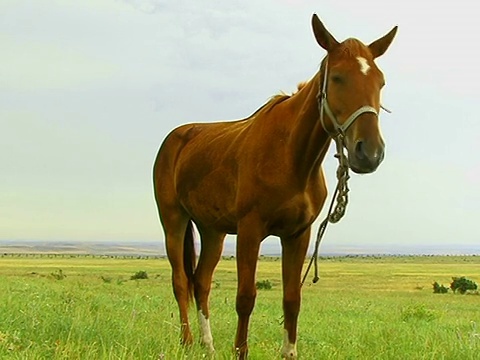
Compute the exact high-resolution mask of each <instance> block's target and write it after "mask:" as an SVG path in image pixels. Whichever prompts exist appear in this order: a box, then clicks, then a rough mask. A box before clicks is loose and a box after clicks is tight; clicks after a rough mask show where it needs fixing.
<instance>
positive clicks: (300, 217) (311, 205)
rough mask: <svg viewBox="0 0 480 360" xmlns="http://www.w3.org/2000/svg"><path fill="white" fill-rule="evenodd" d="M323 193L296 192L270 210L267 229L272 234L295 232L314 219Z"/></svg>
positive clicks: (320, 206) (320, 204) (308, 224)
mask: <svg viewBox="0 0 480 360" xmlns="http://www.w3.org/2000/svg"><path fill="white" fill-rule="evenodd" d="M324 199H325V194H321V193H317V194H306V193H302V194H297V195H295V196H293V197H291V198H290V199H288V200H285V201H284V202H283V203H279V204H278V205H277V208H276V209H275V210H273V211H271V213H270V214H271V215H270V217H271V218H270V220H269V229H270V232H271V234H272V235H277V236H289V235H292V234H296V233H298V232H300V231H302V230H304V229H305V228H307V227H308V226H310V225H311V224H312V223H313V221H314V220H315V219H316V217H317V216H318V214H319V213H320V210H321V208H322V206H323V202H324Z"/></svg>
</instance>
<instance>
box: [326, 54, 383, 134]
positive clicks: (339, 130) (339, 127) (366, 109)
mask: <svg viewBox="0 0 480 360" xmlns="http://www.w3.org/2000/svg"><path fill="white" fill-rule="evenodd" d="M327 79H328V57H327V58H326V60H325V68H324V70H323V83H322V87H321V90H319V93H318V95H317V98H318V102H319V111H320V122H321V123H322V126H323V129H324V130H325V131H326V132H327V134H330V136H332V137H333V138H335V137H337V136H338V135H342V136H344V135H345V132H346V131H347V129H348V128H349V127H350V126H351V125H352V124H353V122H354V121H355V120H356V119H357V118H358V117H359V116H360V115H362V114H364V113H372V114H375V115H377V116H378V111H377V110H376V109H375V108H373V107H372V106H369V105H364V106H362V107H361V108H359V109H357V110H356V111H354V112H353V113H352V114H351V115H350V116H349V117H348V119H347V120H345V122H344V123H343V124H340V122H339V121H338V120H337V118H336V117H335V115H334V113H333V111H332V109H331V108H330V105H328V101H327ZM324 112H325V113H327V115H328V117H329V118H330V120H331V121H332V124H333V127H334V129H335V132H334V133H332V132H330V131H328V129H327V127H326V126H325V120H324V114H323V113H324Z"/></svg>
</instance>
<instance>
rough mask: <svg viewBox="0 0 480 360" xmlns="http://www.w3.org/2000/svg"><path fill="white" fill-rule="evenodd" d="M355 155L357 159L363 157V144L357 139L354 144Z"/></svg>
mask: <svg viewBox="0 0 480 360" xmlns="http://www.w3.org/2000/svg"><path fill="white" fill-rule="evenodd" d="M355 156H356V157H357V159H359V160H363V159H365V146H364V144H363V141H361V140H359V141H357V143H356V144H355Z"/></svg>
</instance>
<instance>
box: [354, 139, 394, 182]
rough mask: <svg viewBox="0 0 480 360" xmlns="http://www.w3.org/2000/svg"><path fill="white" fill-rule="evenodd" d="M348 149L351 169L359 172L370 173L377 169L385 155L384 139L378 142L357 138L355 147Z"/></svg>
mask: <svg viewBox="0 0 480 360" xmlns="http://www.w3.org/2000/svg"><path fill="white" fill-rule="evenodd" d="M347 150H348V163H349V166H350V169H352V171H353V172H355V173H357V174H370V173H373V172H374V171H375V170H377V168H378V166H379V165H380V163H381V162H382V161H383V158H384V157H385V145H384V144H383V141H381V142H380V143H378V144H372V143H371V142H368V141H364V140H357V141H356V142H355V143H354V144H353V148H350V149H349V148H347Z"/></svg>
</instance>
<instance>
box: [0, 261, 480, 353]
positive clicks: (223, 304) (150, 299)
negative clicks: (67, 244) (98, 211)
mask: <svg viewBox="0 0 480 360" xmlns="http://www.w3.org/2000/svg"><path fill="white" fill-rule="evenodd" d="M479 259H480V258H477V257H383V258H382V257H377V258H373V257H370V258H334V259H323V260H321V261H320V263H319V264H320V281H319V282H318V283H317V284H315V285H312V284H311V276H310V277H309V278H308V280H307V283H306V284H305V285H304V289H303V301H302V311H301V314H300V319H299V342H298V351H299V355H300V358H301V359H478V358H480V353H479V351H480V311H479V307H480V296H478V295H458V294H455V295H454V294H452V293H448V294H433V292H432V283H433V282H434V281H438V282H439V283H440V284H445V285H447V286H448V284H449V283H450V282H451V278H452V277H453V276H465V277H467V278H469V279H471V280H474V281H476V282H477V283H478V282H479V281H480V261H479ZM60 270H61V272H60ZM139 271H145V272H147V273H148V279H141V280H130V278H131V276H132V275H134V274H136V273H138V272H139ZM59 274H61V275H62V276H60V275H59ZM257 280H258V281H265V282H266V281H267V280H268V282H270V284H271V285H272V289H270V290H268V289H265V290H259V292H258V297H257V302H256V307H255V310H254V313H253V316H252V321H251V325H250V332H249V347H250V359H278V358H279V350H280V348H281V345H282V339H283V330H282V306H281V278H280V261H278V260H275V259H263V260H261V261H260V263H259V267H258V275H257ZM235 289H236V271H235V261H234V260H222V261H221V262H220V264H219V266H218V268H217V272H216V274H215V280H214V284H213V286H212V294H211V305H212V306H211V312H212V315H211V323H212V332H213V337H214V342H215V347H216V349H217V354H216V359H232V358H233V351H232V349H233V339H234V335H235V329H236V313H235ZM191 323H192V328H193V331H194V334H195V336H196V337H197V338H198V334H199V330H198V326H197V321H196V314H195V311H194V309H193V308H192V311H191ZM477 324H478V325H477ZM178 335H179V320H178V311H177V305H176V303H175V300H174V297H173V294H172V290H171V285H170V268H169V265H168V262H167V261H166V260H164V259H114V258H91V257H88V258H87V257H73V258H40V257H39V258H33V257H29V258H25V257H10V256H8V257H2V258H0V359H22V360H23V359H82V360H83V359H201V358H203V356H204V354H205V351H204V350H203V348H202V347H201V346H200V345H199V344H195V345H194V346H192V347H191V348H187V349H185V348H183V347H182V346H180V345H179V337H178Z"/></svg>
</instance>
